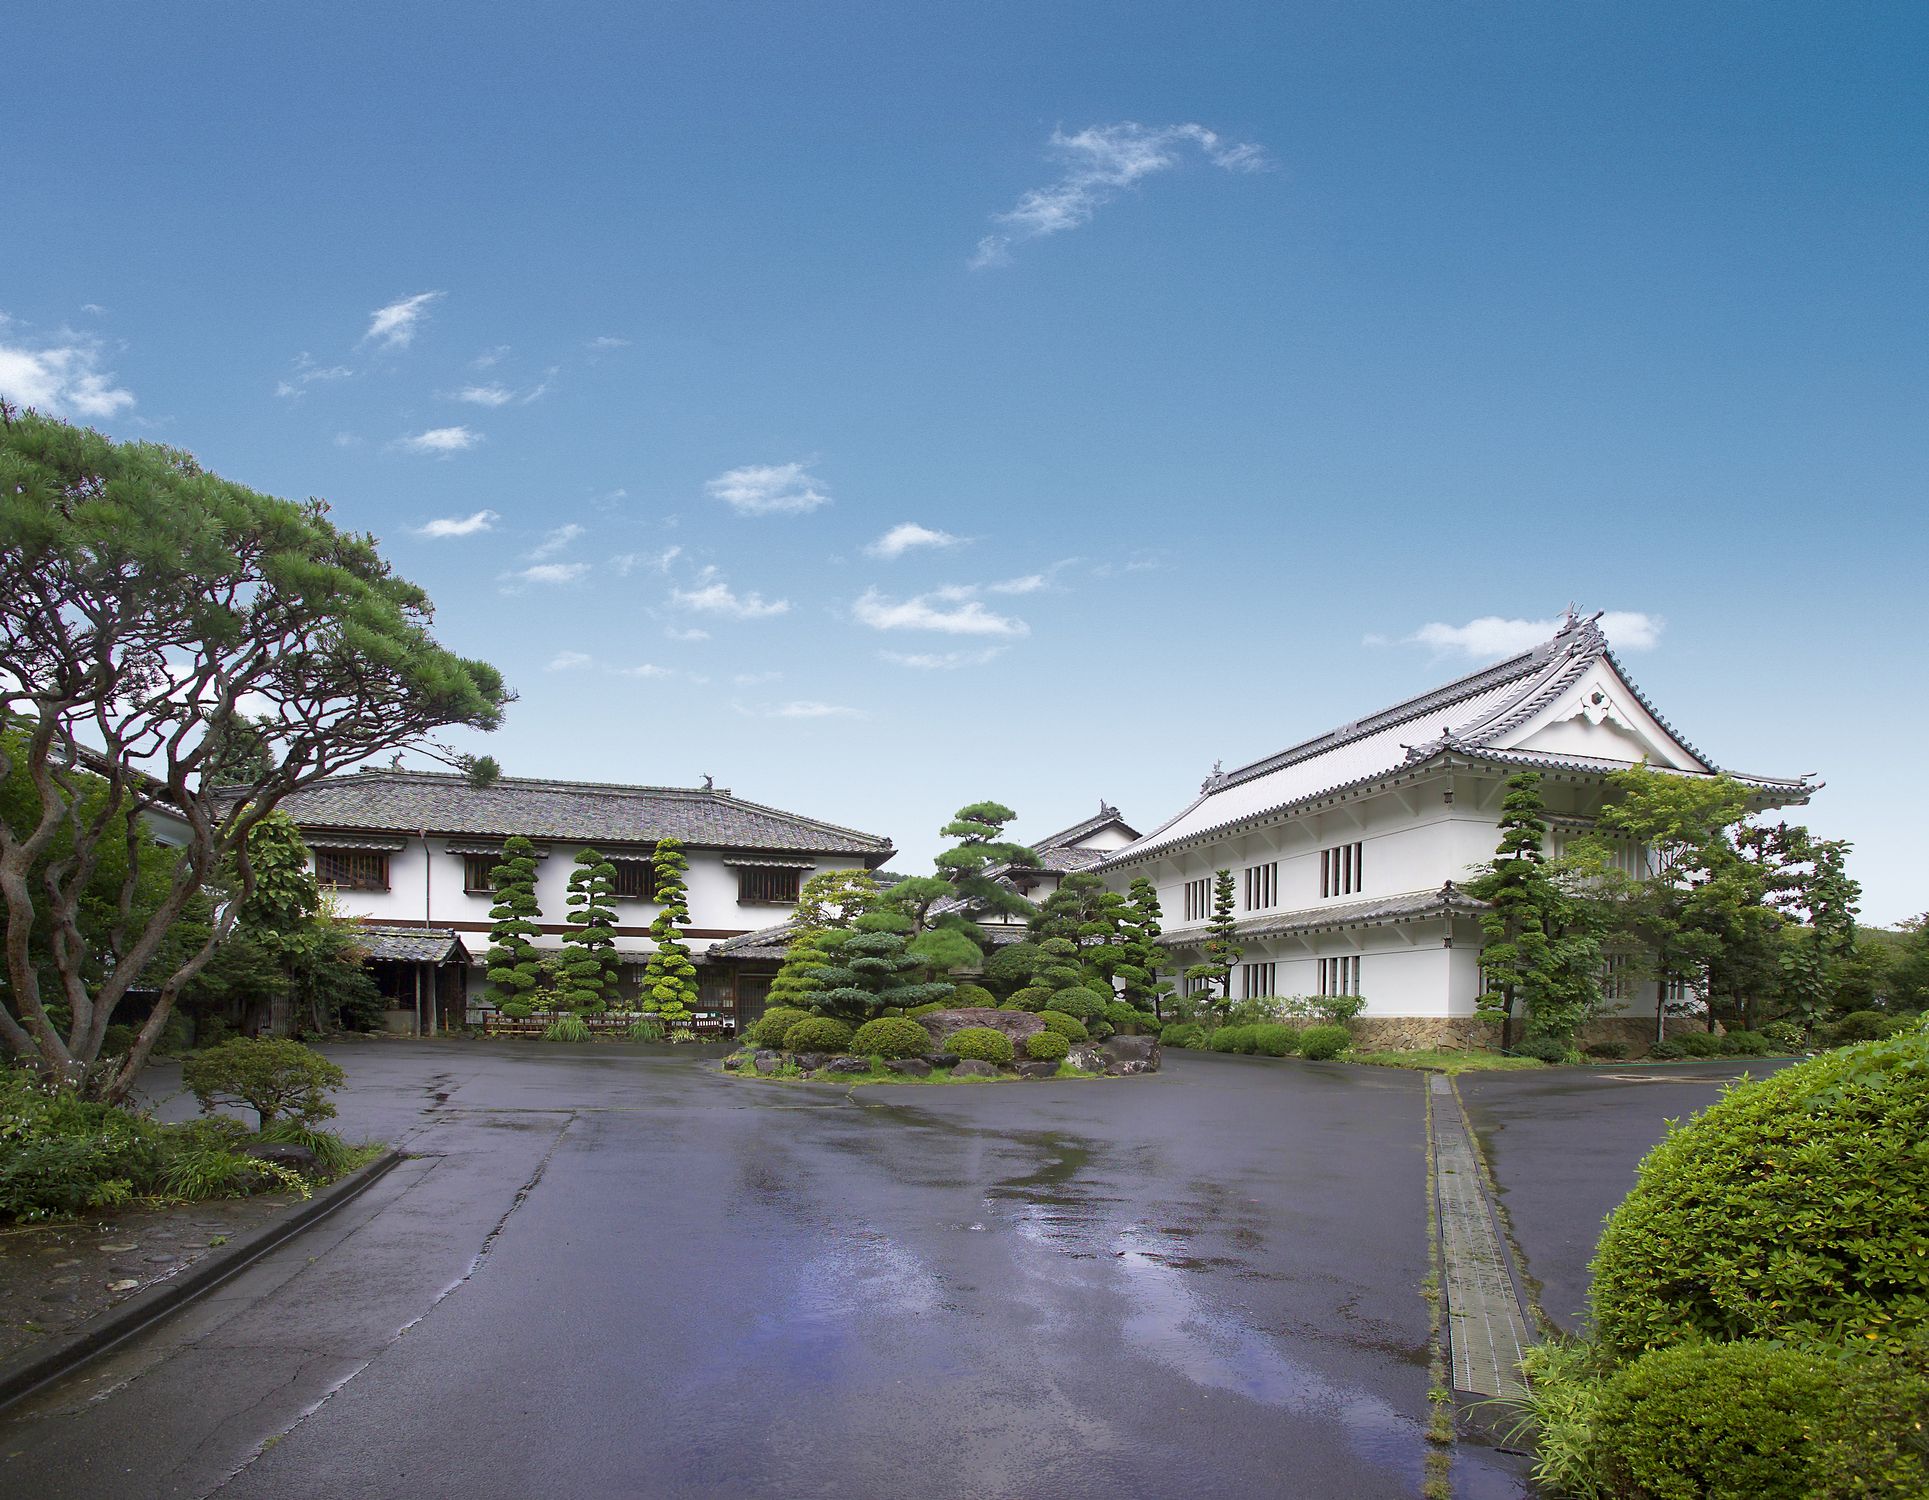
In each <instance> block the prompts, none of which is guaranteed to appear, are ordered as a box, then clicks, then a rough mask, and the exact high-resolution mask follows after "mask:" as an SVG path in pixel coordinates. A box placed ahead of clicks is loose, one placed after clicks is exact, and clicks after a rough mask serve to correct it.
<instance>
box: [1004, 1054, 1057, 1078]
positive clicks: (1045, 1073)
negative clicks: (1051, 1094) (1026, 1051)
mask: <svg viewBox="0 0 1929 1500" xmlns="http://www.w3.org/2000/svg"><path fill="white" fill-rule="evenodd" d="M1011 1069H1012V1071H1013V1072H1014V1073H1016V1074H1017V1075H1018V1076H1019V1077H1020V1078H1056V1077H1057V1076H1058V1064H1057V1063H1055V1062H1051V1061H1048V1060H1046V1059H1043V1058H1040V1059H1037V1060H1033V1059H1030V1058H1028V1059H1026V1060H1025V1061H1024V1062H1015V1063H1013V1064H1012V1065H1011Z"/></svg>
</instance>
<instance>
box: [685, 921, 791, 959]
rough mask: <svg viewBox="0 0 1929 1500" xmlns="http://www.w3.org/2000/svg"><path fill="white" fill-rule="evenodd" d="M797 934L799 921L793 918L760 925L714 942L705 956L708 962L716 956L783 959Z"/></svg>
mask: <svg viewBox="0 0 1929 1500" xmlns="http://www.w3.org/2000/svg"><path fill="white" fill-rule="evenodd" d="M796 935H797V922H796V919H795V918H793V919H792V920H790V921H788V922H779V923H778V924H777V925H776V926H775V927H759V928H758V929H757V930H756V931H755V932H740V933H738V934H737V935H736V936H735V937H733V938H725V939H724V940H723V941H722V942H720V943H712V944H711V945H710V947H709V951H707V952H706V953H705V954H704V955H703V957H704V959H705V961H706V962H707V961H708V960H710V959H716V958H729V959H737V960H741V961H751V960H760V959H775V960H779V961H781V960H782V959H783V957H784V955H785V954H787V953H788V952H790V940H791V939H792V938H793V937H795V936H796Z"/></svg>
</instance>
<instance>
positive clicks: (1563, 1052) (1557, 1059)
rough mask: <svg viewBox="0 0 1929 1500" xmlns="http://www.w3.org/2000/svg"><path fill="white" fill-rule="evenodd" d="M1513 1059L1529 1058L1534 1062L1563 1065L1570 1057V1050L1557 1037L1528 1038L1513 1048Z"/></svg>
mask: <svg viewBox="0 0 1929 1500" xmlns="http://www.w3.org/2000/svg"><path fill="white" fill-rule="evenodd" d="M1513 1055H1514V1056H1515V1057H1531V1058H1533V1059H1534V1061H1535V1062H1544V1063H1557V1064H1558V1063H1564V1062H1566V1061H1567V1060H1568V1058H1569V1057H1570V1056H1571V1055H1572V1048H1571V1047H1570V1046H1569V1045H1568V1043H1567V1042H1565V1041H1563V1040H1562V1039H1561V1038H1560V1037H1557V1036H1545V1035H1542V1036H1530V1037H1525V1038H1523V1039H1522V1040H1521V1041H1520V1042H1519V1043H1518V1044H1517V1045H1516V1046H1515V1047H1514V1048H1513Z"/></svg>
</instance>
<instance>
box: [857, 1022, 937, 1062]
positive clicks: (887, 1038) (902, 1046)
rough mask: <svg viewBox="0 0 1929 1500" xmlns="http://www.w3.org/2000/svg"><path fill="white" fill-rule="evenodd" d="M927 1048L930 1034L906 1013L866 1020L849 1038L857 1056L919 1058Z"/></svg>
mask: <svg viewBox="0 0 1929 1500" xmlns="http://www.w3.org/2000/svg"><path fill="white" fill-rule="evenodd" d="M930 1050H931V1033H930V1032H928V1031H926V1030H925V1029H924V1028H923V1027H922V1026H920V1025H919V1024H918V1023H917V1022H916V1021H913V1020H912V1019H911V1018H910V1017H909V1016H880V1017H879V1018H878V1019H877V1020H875V1021H866V1022H865V1023H864V1024H863V1025H862V1026H860V1027H858V1028H857V1034H856V1035H855V1036H853V1037H852V1038H851V1051H853V1052H855V1053H856V1054H857V1055H858V1056H859V1057H922V1056H924V1054H925V1053H927V1052H929V1051H930Z"/></svg>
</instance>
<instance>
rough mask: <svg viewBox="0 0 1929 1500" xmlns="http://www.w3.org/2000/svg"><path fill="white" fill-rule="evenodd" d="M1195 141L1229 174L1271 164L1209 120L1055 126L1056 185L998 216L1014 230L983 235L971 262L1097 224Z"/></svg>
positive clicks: (1001, 258) (979, 263) (992, 260)
mask: <svg viewBox="0 0 1929 1500" xmlns="http://www.w3.org/2000/svg"><path fill="white" fill-rule="evenodd" d="M1188 147H1197V148H1198V150H1199V151H1200V153H1201V154H1202V155H1203V156H1204V157H1205V159H1206V160H1207V161H1209V162H1211V163H1212V164H1213V165H1214V166H1216V167H1221V168H1224V169H1225V170H1226V171H1228V172H1256V171H1260V170H1262V169H1263V168H1264V167H1265V166H1266V165H1267V162H1266V156H1265V153H1264V152H1262V151H1261V150H1260V149H1259V147H1257V146H1254V145H1248V144H1242V143H1236V142H1228V141H1226V140H1225V139H1224V138H1222V137H1221V136H1220V135H1219V134H1218V132H1216V131H1212V130H1208V129H1207V128H1206V127H1205V126H1203V125H1193V124H1187V125H1164V126H1159V127H1153V126H1148V125H1140V124H1137V123H1135V122H1133V121H1130V120H1127V121H1125V122H1123V123H1122V124H1118V125H1092V126H1088V127H1087V128H1086V129H1084V130H1081V131H1079V132H1078V133H1077V134H1076V135H1066V134H1065V133H1064V132H1063V131H1061V130H1054V131H1053V132H1052V138H1051V143H1050V147H1049V150H1050V154H1051V155H1052V156H1054V157H1056V158H1057V159H1058V160H1060V161H1061V162H1063V163H1064V171H1063V173H1062V174H1061V175H1060V177H1059V179H1058V180H1057V181H1056V182H1054V183H1052V184H1051V185H1050V186H1048V187H1042V188H1033V189H1032V190H1031V191H1030V192H1028V193H1026V194H1025V195H1024V196H1023V197H1021V198H1020V199H1019V200H1018V202H1017V204H1016V205H1014V206H1013V207H1012V208H1010V209H1008V210H1007V211H1005V212H1004V213H1001V214H994V215H992V218H993V220H994V221H995V222H997V223H999V224H1003V225H1006V226H1007V228H1006V229H1005V230H1004V231H1003V232H1001V233H998V234H988V235H986V236H985V237H984V238H983V239H981V240H979V241H978V248H977V250H976V251H975V252H974V253H973V254H972V257H971V265H972V267H973V268H974V269H982V268H984V267H986V266H1002V265H1007V264H1009V263H1010V261H1011V247H1012V246H1013V245H1015V244H1018V243H1020V242H1022V241H1025V240H1036V239H1042V238H1044V237H1045V236H1046V235H1051V234H1062V233H1063V232H1064V231H1065V230H1067V229H1076V228H1078V227H1079V225H1081V224H1085V223H1088V222H1090V220H1091V217H1092V215H1093V214H1095V213H1097V212H1098V210H1099V209H1100V208H1101V207H1103V206H1104V205H1105V204H1107V203H1109V202H1111V201H1112V199H1114V198H1116V197H1117V196H1118V195H1119V194H1120V193H1121V192H1123V191H1124V190H1125V189H1127V188H1130V187H1135V186H1137V185H1138V183H1139V182H1141V181H1142V180H1144V179H1145V178H1147V177H1150V176H1152V175H1153V174H1154V173H1157V172H1166V171H1170V170H1171V169H1172V168H1174V167H1176V166H1178V165H1179V163H1180V161H1181V160H1182V159H1183V157H1184V154H1185V151H1186V149H1187V148H1188Z"/></svg>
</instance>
